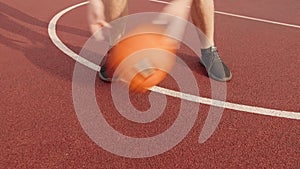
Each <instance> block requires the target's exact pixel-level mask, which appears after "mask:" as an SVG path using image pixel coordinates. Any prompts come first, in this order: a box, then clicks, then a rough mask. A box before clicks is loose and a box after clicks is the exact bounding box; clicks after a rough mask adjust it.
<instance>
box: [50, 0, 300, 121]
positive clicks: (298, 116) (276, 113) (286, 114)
mask: <svg viewBox="0 0 300 169" xmlns="http://www.w3.org/2000/svg"><path fill="white" fill-rule="evenodd" d="M87 3H88V2H82V3H79V4H77V5H74V6H71V7H68V8H66V9H64V10H62V11H60V12H59V13H58V14H56V15H55V16H54V17H53V18H52V19H51V21H50V22H49V25H48V34H49V36H50V39H51V40H52V42H53V43H54V44H55V45H56V46H57V47H58V49H60V50H61V51H62V52H64V53H65V54H66V55H68V56H70V57H71V58H73V59H74V60H75V61H77V62H79V63H81V64H83V65H85V66H87V67H89V68H90V69H92V70H95V71H99V70H100V67H99V66H98V65H96V64H94V63H92V62H90V61H88V60H86V59H84V58H82V57H81V56H79V55H78V54H76V53H75V52H73V51H72V50H71V49H69V48H68V47H67V46H66V45H65V44H64V43H63V42H62V41H61V40H60V39H59V37H58V36H57V34H56V23H57V21H58V20H59V19H60V17H61V16H63V15H64V14H66V13H67V12H69V11H71V10H73V9H75V8H77V7H79V6H82V5H85V4H87ZM150 90H151V91H154V92H158V93H161V94H165V95H167V96H172V97H176V98H179V99H184V100H188V101H192V102H196V103H200V104H206V105H211V106H217V107H223V108H227V109H231V110H237V111H242V112H248V113H253V114H259V115H267V116H273V117H282V118H288V119H295V120H300V112H292V111H283V110H275V109H267V108H261V107H255V106H247V105H242V104H236V103H229V102H223V101H219V100H213V99H209V98H204V97H200V96H195V95H190V94H186V93H181V92H178V91H174V90H170V89H166V88H162V87H158V86H155V87H153V88H151V89H150Z"/></svg>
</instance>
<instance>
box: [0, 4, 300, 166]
mask: <svg viewBox="0 0 300 169" xmlns="http://www.w3.org/2000/svg"><path fill="white" fill-rule="evenodd" d="M81 2H83V1H79V0H70V1H59V0H52V1H50V0H44V1H37V0H27V1H10V0H1V2H0V9H1V13H0V14H1V16H0V18H1V20H0V22H1V27H0V28H1V29H0V32H1V34H0V42H1V44H0V51H1V57H0V70H1V76H0V86H1V91H0V94H1V97H0V99H1V101H0V110H1V113H0V115H1V118H0V120H1V121H0V128H1V133H0V134H1V144H0V151H1V155H0V168H118V169H121V168H160V169H161V168H170V169H173V168H184V169H185V168H193V169H194V168H295V169H296V168H300V117H299V114H300V104H299V101H300V94H299V93H300V85H299V84H300V78H299V74H300V69H299V64H300V57H299V55H300V48H299V46H300V41H299V39H300V26H298V25H300V20H299V18H300V11H299V9H300V3H299V1H298V0H286V1H280V0H275V1H274V0H265V1H258V0H255V1H246V0H237V1H229V0H224V1H221V0H218V1H215V6H216V15H215V23H216V24H215V29H216V32H215V33H216V37H215V42H216V45H217V46H218V49H219V51H220V54H221V57H222V59H223V60H224V61H225V62H226V63H227V64H228V66H229V67H230V68H231V70H232V73H233V79H232V80H231V81H230V82H228V83H227V84H226V85H227V95H226V102H229V103H234V104H237V105H242V107H243V108H244V111H238V110H236V109H234V108H233V109H231V108H225V109H224V112H223V116H222V118H221V120H220V123H219V125H218V127H217V129H216V130H215V131H214V133H213V135H212V136H211V137H210V138H209V139H208V140H207V141H206V142H204V143H201V144H200V143H198V137H199V134H200V131H201V129H202V127H203V125H204V121H205V119H206V117H207V115H208V111H209V108H210V107H211V106H210V105H205V104H199V103H194V104H197V106H198V107H199V112H198V117H197V119H196V120H195V124H194V125H193V127H192V128H191V131H190V132H189V133H188V134H187V136H186V137H185V138H184V139H183V140H182V141H181V142H180V143H179V144H177V145H176V146H175V147H173V148H172V149H170V150H168V151H166V152H163V153H161V154H158V155H155V156H152V157H145V158H128V157H123V156H119V155H116V154H114V153H111V152H109V151H106V150H104V149H103V148H102V147H101V146H98V145H97V144H96V143H95V142H93V140H92V139H91V138H90V137H89V136H88V135H87V133H86V132H85V131H84V129H83V127H82V126H81V124H80V123H79V120H78V118H77V115H76V111H75V108H74V103H73V99H74V98H73V95H72V78H73V70H74V67H75V63H76V62H75V61H74V60H73V59H72V58H70V56H68V55H67V54H65V53H64V51H62V50H60V49H59V48H57V47H56V46H55V45H54V43H53V42H52V40H51V39H50V37H49V34H48V25H49V22H50V21H51V19H52V18H53V17H54V16H55V15H56V14H57V13H59V12H60V11H62V10H63V9H66V8H67V7H70V6H73V5H76V4H78V3H81ZM165 5H166V4H165V3H164V2H161V1H159V2H150V1H148V0H130V4H129V10H130V13H138V12H154V11H160V10H161V9H162V8H163V7H164V6H165ZM218 12H219V13H218ZM220 12H226V13H231V14H236V15H239V16H247V17H253V18H256V19H254V20H253V19H249V18H248V19H247V18H245V17H235V16H230V15H224V14H221V13H220ZM85 14H86V5H84V4H83V5H82V6H79V7H77V8H74V9H73V10H71V11H68V12H66V13H65V14H64V15H62V16H61V17H60V18H59V19H58V22H57V24H56V30H55V32H56V33H57V35H58V37H59V39H60V40H61V41H62V42H63V43H64V44H65V45H66V46H67V47H68V48H70V49H71V50H73V51H74V52H75V53H77V54H79V52H80V50H81V48H82V46H83V45H84V43H85V42H86V40H87V39H88V38H89V37H90V34H89V31H88V27H87V21H86V15H85ZM257 19H263V21H258V20H257ZM269 21H273V22H272V23H270V22H269ZM278 22H280V24H278ZM287 24H289V25H287ZM178 55H179V56H180V57H181V58H182V59H183V60H184V61H185V62H186V63H187V65H188V66H189V67H190V69H191V70H192V72H193V75H194V76H195V79H196V81H197V84H198V87H199V90H200V94H199V95H200V96H201V97H204V98H209V97H210V94H211V92H210V84H209V83H210V81H209V79H208V78H207V76H206V73H205V69H204V68H203V67H202V66H201V65H200V64H199V62H198V61H199V58H198V57H197V56H195V55H194V53H192V52H191V51H190V50H188V48H187V47H185V46H183V47H182V48H181V49H180V51H179V54H178ZM95 76H96V72H95ZM95 79H96V81H95V93H96V100H97V103H98V105H99V108H100V109H101V111H102V113H103V116H104V117H105V119H106V120H107V122H108V123H109V124H110V125H111V126H112V127H113V128H114V129H115V130H117V131H119V132H120V133H123V134H124V135H127V136H130V137H135V138H142V137H143V138H146V137H150V136H154V135H157V134H159V133H162V132H164V131H166V130H167V129H168V128H169V127H170V126H171V125H172V123H173V122H174V121H175V119H176V116H177V115H178V110H179V107H178V105H179V104H180V102H181V101H182V100H181V99H178V98H173V97H170V96H167V99H168V102H167V104H168V105H167V106H166V110H165V112H164V113H163V115H162V116H161V117H159V118H158V119H157V120H155V121H153V122H151V123H149V124H139V123H134V122H132V121H130V120H127V119H125V118H124V117H122V116H121V115H120V114H119V113H118V112H117V111H116V110H115V108H114V105H113V102H112V100H111V96H110V85H109V84H106V83H103V82H102V81H101V80H99V79H98V78H96V77H95ZM161 86H163V87H166V88H174V89H176V85H175V86H174V85H172V80H171V79H167V80H166V81H165V82H163V83H162V84H161ZM132 102H133V104H134V105H135V106H136V107H137V108H138V109H140V110H147V109H148V108H149V107H150V104H149V101H148V99H147V94H145V95H142V94H137V95H133V96H132ZM247 106H248V107H247ZM249 107H252V108H253V107H254V108H258V113H251V110H250V108H249ZM259 108H266V112H267V113H269V115H262V114H261V113H263V112H264V111H261V109H259ZM249 112H250V113H249ZM280 112H281V114H283V116H285V115H291V116H289V118H286V117H281V115H280ZM278 113H279V115H278ZM118 141H122V140H118ZM166 141H169V140H166ZM170 141H171V140H170ZM158 146H159V145H158ZM129 151H130V150H129Z"/></svg>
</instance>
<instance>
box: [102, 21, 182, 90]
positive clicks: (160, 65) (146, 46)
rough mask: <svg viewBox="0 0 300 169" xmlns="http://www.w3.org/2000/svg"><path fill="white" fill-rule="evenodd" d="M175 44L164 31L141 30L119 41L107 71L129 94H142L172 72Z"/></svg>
mask: <svg viewBox="0 0 300 169" xmlns="http://www.w3.org/2000/svg"><path fill="white" fill-rule="evenodd" d="M176 47H177V42H176V41H175V40H174V39H172V38H170V37H167V36H165V35H164V34H163V29H162V28H160V27H154V26H142V27H139V28H137V29H135V30H134V31H132V32H131V33H130V34H128V35H126V36H125V37H124V38H122V39H121V40H120V41H119V42H118V43H117V44H116V45H115V46H114V47H113V48H112V49H111V53H110V57H109V58H108V60H107V68H108V70H110V71H111V72H112V74H113V73H114V76H116V77H117V78H118V79H119V80H122V81H125V82H126V83H127V84H128V85H129V89H130V90H131V91H137V92H144V91H146V90H147V89H148V88H151V87H153V86H155V85H157V84H158V83H160V82H161V81H162V80H163V79H165V78H166V76H167V74H168V72H170V71H171V69H172V67H173V66H174V64H175V60H176V56H175V53H176Z"/></svg>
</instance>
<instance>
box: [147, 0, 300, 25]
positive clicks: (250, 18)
mask: <svg viewBox="0 0 300 169" xmlns="http://www.w3.org/2000/svg"><path fill="white" fill-rule="evenodd" d="M149 1H150V2H156V3H161V4H172V3H170V2H166V1H161V0H149ZM187 7H188V8H189V6H187ZM215 13H216V14H220V15H227V16H232V17H236V18H243V19H248V20H253V21H258V22H265V23H270V24H275V25H282V26H287V27H293V28H297V29H300V26H299V25H295V24H288V23H283V22H277V21H271V20H267V19H260V18H254V17H250V16H243V15H238V14H233V13H228V12H222V11H215Z"/></svg>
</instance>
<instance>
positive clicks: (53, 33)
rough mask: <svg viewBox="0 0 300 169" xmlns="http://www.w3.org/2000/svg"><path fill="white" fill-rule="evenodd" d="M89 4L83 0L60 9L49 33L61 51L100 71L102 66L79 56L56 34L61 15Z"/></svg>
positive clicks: (53, 19)
mask: <svg viewBox="0 0 300 169" xmlns="http://www.w3.org/2000/svg"><path fill="white" fill-rule="evenodd" d="M86 4H88V2H82V3H79V4H77V5H74V6H71V7H69V8H66V9H64V10H62V11H60V12H59V13H58V14H56V15H55V16H54V17H53V18H52V19H51V21H50V23H49V25H48V34H49V36H50V39H51V40H52V42H53V43H54V44H55V46H56V47H57V48H58V49H60V50H61V51H63V52H64V53H65V54H66V55H68V56H70V57H71V58H72V59H74V60H75V61H77V62H79V63H81V64H83V65H85V66H87V67H88V68H90V69H92V70H96V71H99V70H100V66H99V65H96V64H94V63H92V62H90V61H88V60H87V59H85V58H83V57H81V56H79V55H78V54H76V53H75V52H73V51H72V50H70V49H69V48H68V47H67V46H66V45H65V44H64V43H63V42H62V41H61V40H60V39H59V37H58V36H57V34H56V23H57V21H58V20H59V18H60V17H61V16H63V15H64V14H65V13H67V12H69V11H71V10H73V9H75V8H77V7H79V6H82V5H86Z"/></svg>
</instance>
